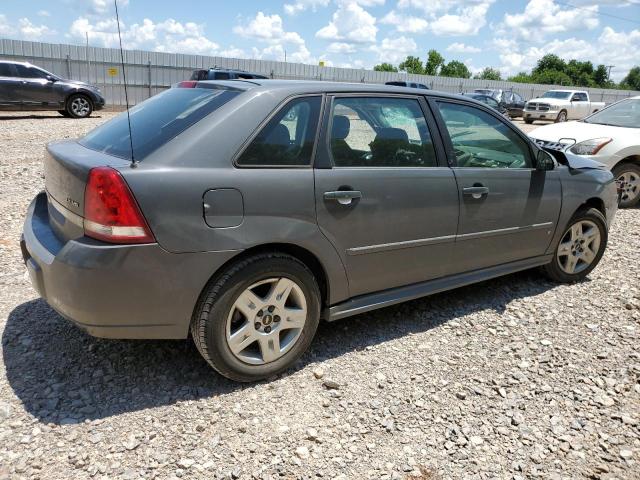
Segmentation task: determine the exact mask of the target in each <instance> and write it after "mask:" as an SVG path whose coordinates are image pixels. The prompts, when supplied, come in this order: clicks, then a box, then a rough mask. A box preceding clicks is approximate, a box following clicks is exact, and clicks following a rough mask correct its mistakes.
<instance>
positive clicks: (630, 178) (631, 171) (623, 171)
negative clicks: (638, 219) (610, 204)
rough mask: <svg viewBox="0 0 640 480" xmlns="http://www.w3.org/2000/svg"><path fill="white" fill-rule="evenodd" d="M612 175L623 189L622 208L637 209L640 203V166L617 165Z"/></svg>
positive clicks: (631, 164)
mask: <svg viewBox="0 0 640 480" xmlns="http://www.w3.org/2000/svg"><path fill="white" fill-rule="evenodd" d="M612 173H613V176H614V177H615V179H616V181H617V182H618V185H619V186H620V187H621V188H622V197H621V199H620V208H631V207H635V206H636V205H637V204H638V202H640V166H638V165H636V164H633V163H623V164H621V165H616V166H615V168H614V169H613V170H612Z"/></svg>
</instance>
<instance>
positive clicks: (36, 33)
mask: <svg viewBox="0 0 640 480" xmlns="http://www.w3.org/2000/svg"><path fill="white" fill-rule="evenodd" d="M18 31H19V32H20V35H21V36H22V37H24V38H26V39H29V40H37V39H39V38H41V37H43V36H46V35H54V34H55V33H56V31H55V30H52V29H51V28H49V27H47V26H46V25H34V24H33V23H32V22H31V20H29V19H28V18H21V19H20V20H18Z"/></svg>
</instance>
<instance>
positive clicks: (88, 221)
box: [84, 167, 155, 243]
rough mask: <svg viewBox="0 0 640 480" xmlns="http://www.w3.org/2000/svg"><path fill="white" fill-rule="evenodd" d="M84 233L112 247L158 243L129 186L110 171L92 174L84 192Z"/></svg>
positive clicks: (92, 172)
mask: <svg viewBox="0 0 640 480" xmlns="http://www.w3.org/2000/svg"><path fill="white" fill-rule="evenodd" d="M84 232H85V235H87V236H88V237H92V238H96V239H98V240H103V241H105V242H111V243H151V242H154V241H155V239H154V237H153V234H152V233H151V229H150V228H149V226H148V225H147V222H146V220H145V219H144V216H143V215H142V212H141V211H140V207H138V204H137V203H136V200H135V198H134V197H133V194H132V193H131V190H130V189H129V186H128V185H127V184H126V182H125V181H124V178H122V176H121V175H120V173H119V172H118V171H117V170H114V169H113V168H110V167H96V168H92V169H91V170H90V171H89V179H88V180H87V186H86V188H85V192H84Z"/></svg>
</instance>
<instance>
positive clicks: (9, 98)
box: [0, 63, 20, 109]
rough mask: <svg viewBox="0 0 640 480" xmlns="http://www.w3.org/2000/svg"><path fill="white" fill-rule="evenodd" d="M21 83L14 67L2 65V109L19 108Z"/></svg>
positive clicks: (0, 81) (0, 86)
mask: <svg viewBox="0 0 640 480" xmlns="http://www.w3.org/2000/svg"><path fill="white" fill-rule="evenodd" d="M19 83H20V80H19V79H18V78H16V71H15V68H14V65H13V64H11V63H0V107H5V108H9V109H17V108H19V106H20V102H19V101H18V93H17V89H18V84H19Z"/></svg>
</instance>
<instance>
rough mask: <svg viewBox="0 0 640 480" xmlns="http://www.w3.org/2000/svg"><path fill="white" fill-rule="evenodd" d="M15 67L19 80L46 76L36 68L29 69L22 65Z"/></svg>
mask: <svg viewBox="0 0 640 480" xmlns="http://www.w3.org/2000/svg"><path fill="white" fill-rule="evenodd" d="M15 67H16V70H17V72H18V77H20V78H45V77H46V76H47V74H46V73H44V72H43V71H42V70H38V69H37V68H29V67H25V66H24V65H16V66H15Z"/></svg>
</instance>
